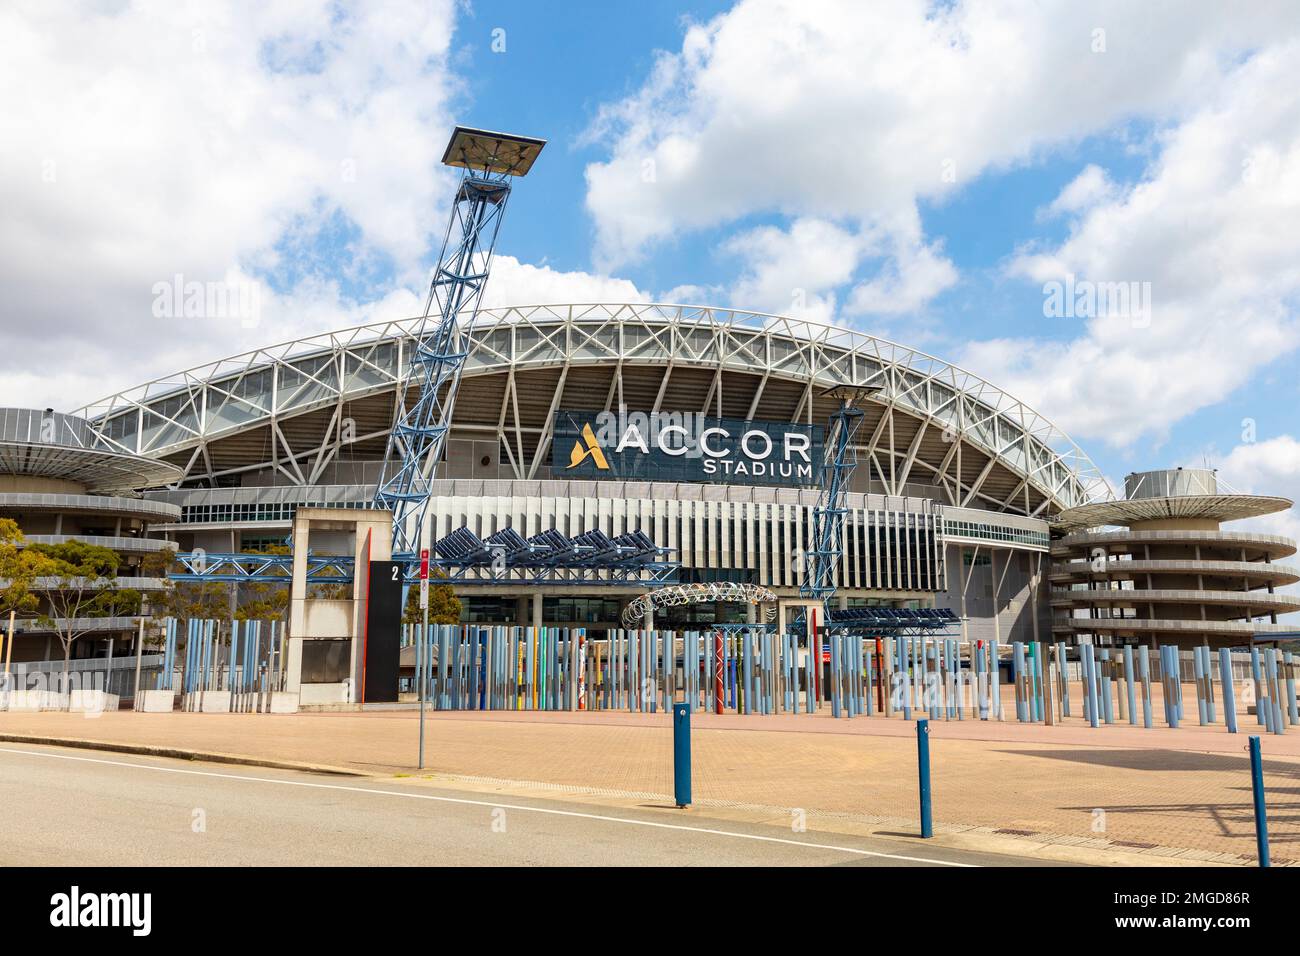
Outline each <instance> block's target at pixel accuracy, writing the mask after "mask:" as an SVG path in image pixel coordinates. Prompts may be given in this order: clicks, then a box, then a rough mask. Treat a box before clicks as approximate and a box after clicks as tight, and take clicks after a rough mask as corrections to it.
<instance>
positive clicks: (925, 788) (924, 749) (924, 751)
mask: <svg viewBox="0 0 1300 956" xmlns="http://www.w3.org/2000/svg"><path fill="white" fill-rule="evenodd" d="M916 768H917V772H918V775H919V778H920V785H921V836H922V837H923V838H925V839H929V838H930V837H932V836H934V823H933V821H932V820H931V819H930V721H928V720H926V719H925V718H924V717H923V718H921V719H920V720H918V721H917V722H916Z"/></svg>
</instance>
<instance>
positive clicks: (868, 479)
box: [77, 304, 1297, 642]
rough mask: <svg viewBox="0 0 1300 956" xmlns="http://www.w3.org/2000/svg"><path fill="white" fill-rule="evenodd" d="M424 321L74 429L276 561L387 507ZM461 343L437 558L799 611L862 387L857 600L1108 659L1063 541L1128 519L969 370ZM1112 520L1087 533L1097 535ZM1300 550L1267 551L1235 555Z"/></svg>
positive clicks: (877, 342) (559, 311)
mask: <svg viewBox="0 0 1300 956" xmlns="http://www.w3.org/2000/svg"><path fill="white" fill-rule="evenodd" d="M418 322H419V320H418V319H411V320H405V321H395V322H387V323H378V324H372V325H366V326H361V327H357V328H354V329H349V330H346V331H342V332H336V333H331V334H325V335H319V336H314V337H310V338H305V339H299V340H295V341H292V342H287V343H284V344H281V345H277V346H273V347H269V348H264V349H260V350H258V351H255V352H249V353H246V354H243V355H237V356H233V357H230V358H226V359H222V360H220V361H216V362H213V363H211V364H209V365H205V366H201V367H197V368H193V369H190V370H187V371H185V372H181V373H178V374H176V375H174V376H170V377H167V378H165V379H159V380H157V381H153V382H149V383H147V384H144V385H141V386H138V387H136V388H133V389H130V390H127V391H124V392H121V393H118V394H116V395H112V396H109V397H108V398H105V399H103V400H102V401H100V402H97V403H94V404H93V405H90V406H88V407H86V408H85V409H82V410H80V411H79V412H78V413H77V415H78V416H79V417H80V418H81V419H84V420H86V421H88V422H89V423H91V428H92V429H93V431H94V434H95V440H96V441H97V442H102V443H103V444H104V446H105V447H108V448H111V449H113V450H114V451H115V452H117V453H119V454H121V455H124V456H128V457H130V458H132V459H147V460H150V461H153V462H156V463H159V465H161V466H165V467H166V469H168V474H167V475H166V477H165V480H156V479H155V480H151V481H148V482H144V483H141V484H138V485H137V487H136V489H135V490H136V491H138V492H141V493H142V494H143V498H144V500H145V501H148V502H152V503H157V504H158V505H159V506H165V507H167V508H169V509H174V512H175V517H174V518H171V519H169V520H164V521H162V522H160V523H155V524H154V525H153V526H152V532H151V533H153V534H156V535H162V536H165V537H166V538H168V539H170V540H172V541H174V542H175V543H176V545H177V546H178V547H179V548H180V549H182V550H188V549H191V548H202V549H205V550H207V551H209V552H229V551H241V550H250V549H256V548H260V547H265V546H267V545H269V544H278V543H281V542H283V541H284V539H285V538H286V537H287V536H288V535H289V533H290V528H291V523H292V518H293V515H294V513H295V510H296V509H298V508H300V507H304V506H327V507H349V508H367V507H370V506H371V502H372V499H373V496H374V488H375V483H376V481H377V480H378V479H379V475H380V469H381V466H382V461H383V457H384V453H385V445H386V441H387V438H388V432H389V429H390V427H391V424H392V422H393V421H394V418H395V415H396V413H397V411H398V407H399V400H400V398H401V394H400V390H401V389H403V388H405V389H407V390H408V392H407V399H408V401H409V400H410V399H412V398H413V397H414V396H413V394H412V393H411V392H412V389H413V386H411V385H410V384H408V383H407V382H406V381H405V379H406V370H407V368H408V365H409V352H410V349H411V347H412V341H413V339H412V332H413V330H414V328H415V327H416V326H417V324H418ZM468 351H469V354H468V358H467V360H466V365H465V368H464V373H463V378H462V380H461V384H460V389H459V394H458V397H457V400H456V403H455V415H454V419H453V424H452V429H451V431H450V434H449V437H448V441H447V443H446V450H445V455H444V458H443V460H442V461H441V462H440V463H439V465H438V470H437V480H436V483H435V493H434V494H435V497H434V500H433V503H432V507H431V508H430V515H429V528H428V529H427V535H428V538H427V540H429V541H436V540H438V539H441V538H443V537H445V536H447V535H448V534H450V533H451V532H452V531H454V530H456V529H459V528H468V529H469V530H470V531H472V532H474V534H476V535H477V536H478V537H480V538H487V537H488V536H489V535H491V534H493V533H494V532H497V531H500V530H501V529H503V528H507V527H509V528H513V529H515V530H517V531H518V532H519V533H520V534H522V535H524V536H531V535H534V534H536V533H538V532H540V531H544V530H548V529H555V530H558V531H560V532H561V533H563V534H565V535H569V536H573V535H576V534H579V533H581V532H585V531H590V530H592V529H599V530H601V531H603V532H605V533H606V534H608V535H610V536H611V537H612V536H615V535H618V534H622V533H625V532H629V531H633V530H640V531H643V532H644V533H645V534H646V535H648V536H649V538H650V539H651V540H652V541H653V542H654V543H655V544H656V545H658V546H659V547H662V548H666V549H670V550H671V552H672V555H673V557H674V559H675V560H677V561H679V562H680V571H679V574H678V577H679V580H681V581H683V582H712V581H728V582H738V583H747V584H754V585H759V586H763V587H766V588H769V589H771V590H772V591H773V592H775V593H776V595H777V596H778V598H779V599H780V600H782V601H790V602H792V603H793V602H795V601H796V600H797V599H798V597H799V589H800V585H801V584H802V583H803V574H804V562H803V560H802V558H801V555H802V554H803V552H804V550H805V549H806V548H808V547H810V545H809V543H808V542H807V535H808V528H809V526H810V517H811V512H812V509H813V507H814V506H815V505H816V503H817V500H818V493H819V489H818V481H819V480H820V474H819V472H817V471H816V470H814V471H812V472H809V471H807V470H804V469H803V468H802V467H801V466H802V464H803V463H805V462H806V461H807V460H808V459H813V460H816V458H817V456H819V455H820V454H821V451H822V443H823V442H824V438H825V436H824V435H823V434H822V429H823V428H824V426H825V423H826V422H827V419H828V417H829V416H830V415H831V414H832V413H833V412H834V411H835V409H836V404H837V403H836V401H835V400H834V399H832V398H829V397H826V396H824V395H823V394H822V392H823V391H824V390H825V389H827V388H830V387H834V386H838V385H845V384H850V385H860V386H865V387H867V388H869V389H871V390H872V391H871V394H870V397H869V398H868V399H866V400H865V402H864V404H863V408H864V411H865V416H864V419H863V421H862V424H861V427H860V429H859V430H858V432H857V437H856V439H855V444H856V451H857V456H858V460H859V467H858V468H857V471H856V473H855V476H854V480H853V484H852V487H851V488H850V492H849V495H848V501H847V505H848V508H849V509H850V510H849V514H848V516H847V520H846V522H845V532H844V541H843V556H842V560H841V562H840V566H839V578H838V583H839V589H838V592H837V600H838V601H839V603H840V605H841V606H855V605H868V604H883V605H892V606H904V607H908V606H910V607H939V608H949V609H951V610H953V611H954V612H955V613H956V614H957V615H958V616H959V617H960V618H961V619H962V622H963V623H962V630H963V637H965V638H967V639H990V638H996V639H999V640H1001V641H1008V640H1048V639H1052V638H1053V636H1055V637H1056V638H1058V639H1060V638H1067V639H1071V640H1073V639H1084V640H1089V639H1092V640H1097V641H1099V642H1108V641H1110V640H1114V639H1116V632H1114V631H1113V629H1107V628H1104V627H1096V628H1094V629H1092V630H1087V629H1082V628H1075V627H1073V626H1071V625H1069V624H1067V623H1065V621H1066V620H1067V619H1069V618H1073V617H1076V616H1087V617H1090V618H1094V619H1095V618H1096V617H1097V616H1098V614H1100V613H1102V612H1101V611H1099V608H1101V607H1102V606H1103V604H1102V602H1098V603H1094V604H1086V603H1083V602H1080V603H1079V604H1077V605H1075V604H1070V603H1068V602H1065V601H1063V600H1062V599H1061V597H1060V594H1059V592H1061V591H1065V590H1075V589H1079V590H1085V589H1095V588H1098V587H1101V586H1103V585H1104V586H1105V587H1106V588H1110V587H1112V586H1113V582H1112V580H1111V579H1109V578H1102V579H1099V578H1097V577H1096V576H1088V575H1075V576H1070V575H1069V574H1067V573H1066V571H1068V569H1065V570H1063V569H1062V566H1064V565H1066V564H1068V563H1070V562H1073V561H1076V560H1084V559H1086V558H1087V557H1088V555H1087V554H1085V553H1083V552H1079V551H1077V550H1072V549H1070V548H1066V549H1065V550H1063V549H1062V545H1061V543H1060V542H1062V541H1065V542H1069V543H1070V544H1071V548H1072V546H1073V542H1072V541H1071V538H1072V537H1075V536H1077V534H1078V533H1079V530H1078V529H1079V528H1081V527H1084V526H1081V525H1079V524H1078V522H1079V521H1081V520H1082V521H1087V520H1088V519H1089V516H1090V515H1091V512H1089V511H1088V509H1089V508H1091V507H1095V506H1098V505H1100V504H1103V503H1108V502H1109V503H1113V502H1114V494H1113V492H1112V490H1111V489H1110V487H1109V485H1108V484H1107V482H1106V480H1105V479H1104V477H1103V476H1102V474H1101V473H1100V471H1099V470H1098V469H1097V468H1096V466H1095V465H1094V464H1093V463H1092V462H1091V461H1090V460H1089V458H1088V456H1087V455H1086V454H1085V453H1084V452H1083V451H1082V450H1081V449H1080V448H1079V447H1078V446H1077V445H1076V444H1074V443H1073V442H1072V441H1071V440H1070V439H1069V438H1068V436H1066V435H1065V434H1064V433H1063V432H1062V431H1061V430H1060V429H1059V428H1057V427H1056V426H1055V425H1053V424H1052V423H1051V422H1050V421H1048V420H1047V419H1046V418H1044V417H1043V416H1042V415H1039V414H1038V413H1036V412H1035V411H1034V410H1033V409H1031V408H1029V407H1028V406H1026V405H1025V404H1024V403H1022V402H1020V401H1018V400H1016V399H1014V398H1013V397H1011V396H1009V395H1007V394H1006V393H1005V392H1003V391H1002V390H1000V389H998V388H997V387H995V386H994V385H992V384H990V383H989V382H986V381H984V380H982V379H980V378H978V377H977V376H975V375H972V374H971V373H969V372H966V371H963V370H962V369H960V368H957V367H956V366H953V365H950V364H947V363H945V362H942V361H940V360H939V359H936V358H934V357H932V356H929V355H926V354H924V353H922V352H919V351H916V350H914V349H910V348H906V347H904V346H901V345H897V344H895V343H892V342H888V341H885V340H882V339H879V338H875V337H872V336H869V335H865V334H862V333H859V332H854V331H850V330H847V329H842V328H835V327H828V326H822V325H817V324H814V323H809V322H805V321H800V320H795V319H791V318H785V317H779V316H770V315H760V314H754V313H746V312H738V311H733V310H725V309H710V308H700V307H682V306H666V305H645V304H627V305H610V304H605V305H599V304H598V305H548V306H533V307H514V308H505V309H498V310H484V311H481V312H480V314H479V317H478V320H477V322H476V324H475V327H474V328H473V330H472V332H471V335H470V345H469V350H468ZM629 423H631V424H632V426H633V427H632V428H631V429H630V430H629V427H628V426H629ZM665 428H666V429H667V431H665ZM688 436H694V439H693V440H686V441H683V439H687V438H688ZM687 446H689V447H687ZM1273 500H1275V501H1280V500H1278V499H1273ZM1282 504H1283V505H1284V506H1289V504H1290V503H1289V502H1285V501H1282ZM1063 516H1064V518H1066V519H1068V520H1067V522H1066V523H1065V524H1062V518H1063ZM1111 517H1112V516H1111V515H1110V514H1109V513H1105V514H1103V513H1101V512H1097V514H1096V518H1097V523H1098V524H1106V523H1108V522H1109V519H1110V518H1111ZM1067 534H1068V535H1070V537H1064V538H1063V537H1062V536H1063V535H1067ZM1281 541H1282V539H1279V542H1281ZM1054 542H1056V543H1054ZM1294 551H1295V548H1294V546H1293V545H1292V544H1291V543H1289V542H1286V543H1278V544H1277V545H1276V546H1275V547H1272V548H1269V549H1265V550H1264V551H1260V550H1258V549H1255V550H1251V549H1245V550H1242V551H1241V553H1240V554H1239V555H1237V556H1236V558H1235V559H1234V560H1238V561H1240V562H1242V563H1250V562H1256V561H1272V560H1273V559H1275V558H1276V557H1279V556H1284V555H1289V554H1291V553H1293V552H1294ZM1049 579H1050V580H1051V582H1052V584H1049ZM1296 579H1297V576H1295V575H1291V576H1290V577H1288V573H1282V574H1280V575H1279V574H1263V575H1261V574H1252V573H1251V572H1250V570H1249V569H1247V570H1243V571H1241V576H1240V578H1239V579H1238V578H1234V581H1238V583H1240V584H1241V586H1242V587H1246V588H1249V587H1251V586H1254V585H1258V586H1259V587H1262V588H1264V589H1266V590H1267V592H1268V593H1271V592H1272V587H1273V585H1274V584H1278V583H1288V582H1289V581H1293V580H1296ZM1124 580H1126V581H1128V582H1129V584H1128V585H1125V586H1128V587H1131V586H1133V579H1132V578H1131V577H1129V578H1125V579H1124ZM1052 585H1055V586H1056V589H1055V590H1053V587H1052ZM1216 587H1217V585H1216ZM457 590H458V593H459V594H460V596H461V599H462V602H463V604H464V607H465V616H466V619H467V620H471V621H475V622H483V623H498V624H516V623H520V624H545V625H548V626H551V625H559V626H565V625H570V626H586V627H588V628H593V629H601V628H609V627H618V626H619V618H620V614H621V611H622V609H623V608H624V607H625V606H626V605H627V603H628V602H630V601H631V600H632V599H633V598H635V597H636V596H637V595H639V594H640V593H642V592H644V591H645V590H646V587H645V585H644V584H642V583H638V582H636V581H612V580H611V581H601V582H599V583H593V582H588V583H585V584H584V583H559V582H554V581H551V582H538V581H535V580H530V581H519V580H502V579H495V580H492V581H489V582H483V581H480V582H476V583H473V584H465V585H463V586H462V585H458V586H457ZM1211 603H1212V602H1208V601H1207V602H1204V604H1201V605H1196V606H1197V607H1208V606H1210V605H1211ZM1120 606H1121V604H1120V602H1113V601H1112V602H1110V603H1107V604H1105V608H1106V610H1105V613H1106V614H1109V613H1111V611H1112V610H1113V609H1114V608H1116V607H1120ZM1215 606H1218V607H1222V608H1225V609H1227V610H1225V612H1224V613H1225V614H1227V615H1229V616H1231V615H1234V614H1235V615H1238V617H1237V618H1236V620H1237V621H1238V622H1239V623H1240V624H1241V625H1242V626H1241V627H1239V628H1238V629H1237V630H1238V631H1239V632H1241V633H1247V634H1248V633H1251V632H1252V631H1255V632H1266V631H1269V630H1270V629H1281V627H1282V626H1281V625H1278V624H1277V613H1278V611H1285V610H1287V609H1288V608H1287V607H1286V606H1285V603H1284V602H1283V603H1279V602H1278V601H1273V602H1270V601H1268V600H1263V601H1253V602H1252V601H1245V600H1243V601H1240V602H1238V603H1237V604H1235V605H1231V606H1229V605H1226V604H1225V605H1215ZM1177 607H1178V608H1179V613H1183V612H1184V611H1185V607H1184V605H1177ZM667 613H668V615H669V616H667V617H664V618H661V619H659V623H660V624H661V626H683V627H687V626H691V625H692V624H706V623H714V622H722V621H744V620H746V619H747V618H746V615H747V614H752V613H753V609H752V608H748V609H747V608H746V607H743V606H739V605H717V606H709V605H694V606H689V605H688V606H683V607H677V608H672V609H670V610H669V611H668V612H667ZM1124 613H1129V612H1128V611H1125V612H1124ZM1130 616H1131V615H1130ZM1126 633H1128V632H1126ZM1189 633H1190V632H1189ZM1175 636H1177V635H1175ZM1195 636H1196V637H1197V638H1198V639H1199V638H1200V637H1203V636H1204V633H1203V632H1197V634H1196V635H1195ZM1235 636H1239V635H1234V637H1235ZM1121 639H1122V637H1121Z"/></svg>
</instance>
